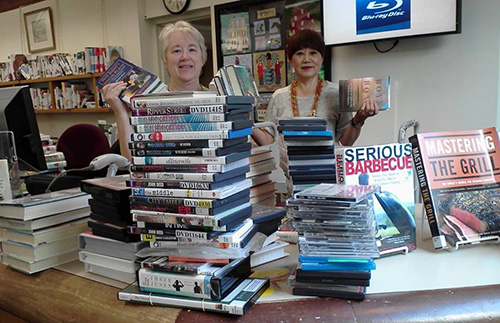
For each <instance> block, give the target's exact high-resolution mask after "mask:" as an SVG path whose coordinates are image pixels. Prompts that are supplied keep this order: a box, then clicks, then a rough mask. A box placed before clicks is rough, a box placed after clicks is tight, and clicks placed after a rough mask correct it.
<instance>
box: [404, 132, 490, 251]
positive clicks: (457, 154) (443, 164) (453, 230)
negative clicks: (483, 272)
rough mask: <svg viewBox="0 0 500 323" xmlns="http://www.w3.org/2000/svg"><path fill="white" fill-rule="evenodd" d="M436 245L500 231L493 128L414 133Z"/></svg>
mask: <svg viewBox="0 0 500 323" xmlns="http://www.w3.org/2000/svg"><path fill="white" fill-rule="evenodd" d="M410 142H411V143H412V153H413V161H414V167H415V172H416V175H417V180H418V184H419V186H420V192H421V194H422V201H423V204H424V207H425V212H426V215H427V220H428V222H429V226H430V230H431V234H432V239H433V244H434V248H435V249H447V248H458V247H459V246H461V245H464V244H472V243H477V242H480V241H484V240H487V239H498V236H499V235H500V211H499V210H498V205H499V204H500V146H499V141H498V133H497V131H496V129H495V128H494V127H492V128H485V129H478V130H469V131H443V132H430V133H422V134H417V135H414V136H412V137H410Z"/></svg>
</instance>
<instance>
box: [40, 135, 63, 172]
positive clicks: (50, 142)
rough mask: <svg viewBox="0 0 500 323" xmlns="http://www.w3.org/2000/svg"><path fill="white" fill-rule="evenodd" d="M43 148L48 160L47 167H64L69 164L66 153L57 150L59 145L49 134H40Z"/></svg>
mask: <svg viewBox="0 0 500 323" xmlns="http://www.w3.org/2000/svg"><path fill="white" fill-rule="evenodd" d="M40 140H41V142H42V149H43V153H44V155H45V161H46V162H47V169H63V168H64V167H66V166H67V163H66V159H65V156H64V153H62V152H60V151H57V145H56V143H55V142H54V139H52V138H50V136H49V135H44V134H40Z"/></svg>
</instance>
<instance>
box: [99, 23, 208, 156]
mask: <svg viewBox="0 0 500 323" xmlns="http://www.w3.org/2000/svg"><path fill="white" fill-rule="evenodd" d="M159 41H160V48H161V53H162V60H163V63H164V64H165V68H166V70H167V73H168V76H169V83H168V87H167V88H168V91H202V90H206V88H205V87H204V86H202V85H201V84H200V75H201V70H202V67H203V65H204V64H205V62H206V60H207V47H206V45H205V39H204V38H203V35H202V34H201V33H200V32H199V31H198V30H197V29H196V28H194V27H193V26H192V25H191V24H190V23H188V22H186V21H177V22H176V23H173V24H168V25H166V26H165V27H163V29H162V31H161V33H160V36H159ZM126 86H127V83H126V82H118V83H111V84H108V85H106V86H105V87H104V88H103V89H102V92H103V94H104V100H105V101H106V102H107V103H108V104H109V106H110V108H111V110H113V113H114V115H115V118H116V124H117V127H118V138H119V140H120V152H121V154H122V155H123V156H125V157H127V158H128V159H129V160H132V156H131V154H130V149H129V147H128V143H129V142H130V136H131V134H132V127H131V126H130V123H129V109H128V108H127V106H126V105H125V103H124V102H123V101H121V100H120V98H119V94H120V93H121V92H122V91H123V90H124V89H125V87H126Z"/></svg>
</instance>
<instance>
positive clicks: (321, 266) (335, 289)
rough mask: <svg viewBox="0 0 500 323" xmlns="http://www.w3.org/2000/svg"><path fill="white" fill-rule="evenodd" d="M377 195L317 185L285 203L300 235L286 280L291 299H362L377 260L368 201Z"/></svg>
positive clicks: (366, 190)
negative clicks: (295, 261)
mask: <svg viewBox="0 0 500 323" xmlns="http://www.w3.org/2000/svg"><path fill="white" fill-rule="evenodd" d="M378 190H379V188H378V186H362V185H339V184H319V185H316V186H313V187H311V188H308V189H305V190H303V191H300V192H298V193H296V194H294V197H293V198H291V199H288V200H287V201H286V204H287V208H288V209H287V211H288V213H289V214H290V215H291V216H292V218H293V224H294V227H295V229H296V231H297V232H298V234H299V241H298V247H299V267H298V268H297V271H296V272H295V273H294V274H292V275H291V276H290V279H289V283H290V285H291V286H292V287H293V293H294V294H295V295H313V296H331V297H338V298H347V299H355V300H362V299H364V297H365V295H366V286H369V282H370V275H371V274H370V271H371V270H372V269H375V263H374V262H373V258H377V257H378V256H379V251H378V248H377V244H376V239H375V218H374V212H373V198H372V195H373V193H375V192H377V191H378Z"/></svg>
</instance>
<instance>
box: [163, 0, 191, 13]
mask: <svg viewBox="0 0 500 323" xmlns="http://www.w3.org/2000/svg"><path fill="white" fill-rule="evenodd" d="M163 5H164V6H165V8H167V10H168V12H170V13H171V14H174V15H178V14H180V13H182V12H184V11H185V10H186V9H187V7H188V6H189V0H163Z"/></svg>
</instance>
